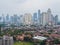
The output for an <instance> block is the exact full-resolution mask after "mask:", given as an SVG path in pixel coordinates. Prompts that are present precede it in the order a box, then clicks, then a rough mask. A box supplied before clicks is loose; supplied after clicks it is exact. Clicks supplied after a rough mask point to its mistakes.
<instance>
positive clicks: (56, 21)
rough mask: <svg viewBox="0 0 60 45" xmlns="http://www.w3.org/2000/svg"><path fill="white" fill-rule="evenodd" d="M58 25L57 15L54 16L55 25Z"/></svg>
mask: <svg viewBox="0 0 60 45" xmlns="http://www.w3.org/2000/svg"><path fill="white" fill-rule="evenodd" d="M57 23H58V15H56V16H55V24H57Z"/></svg>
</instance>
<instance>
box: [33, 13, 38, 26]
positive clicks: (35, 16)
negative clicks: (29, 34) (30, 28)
mask: <svg viewBox="0 0 60 45" xmlns="http://www.w3.org/2000/svg"><path fill="white" fill-rule="evenodd" d="M32 18H33V19H32V20H33V25H38V15H37V13H34V14H33V17H32Z"/></svg>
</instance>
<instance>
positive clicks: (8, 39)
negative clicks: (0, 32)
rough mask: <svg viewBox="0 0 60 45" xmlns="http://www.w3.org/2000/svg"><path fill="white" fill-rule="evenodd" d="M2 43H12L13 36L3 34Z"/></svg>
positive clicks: (9, 44)
mask: <svg viewBox="0 0 60 45" xmlns="http://www.w3.org/2000/svg"><path fill="white" fill-rule="evenodd" d="M3 45H13V37H11V36H3Z"/></svg>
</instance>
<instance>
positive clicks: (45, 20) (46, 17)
mask: <svg viewBox="0 0 60 45" xmlns="http://www.w3.org/2000/svg"><path fill="white" fill-rule="evenodd" d="M46 24H48V14H47V13H46V12H42V25H43V26H45V25H46Z"/></svg>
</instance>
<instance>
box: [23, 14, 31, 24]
mask: <svg viewBox="0 0 60 45" xmlns="http://www.w3.org/2000/svg"><path fill="white" fill-rule="evenodd" d="M31 24H32V15H31V14H30V13H25V14H24V25H31Z"/></svg>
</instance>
